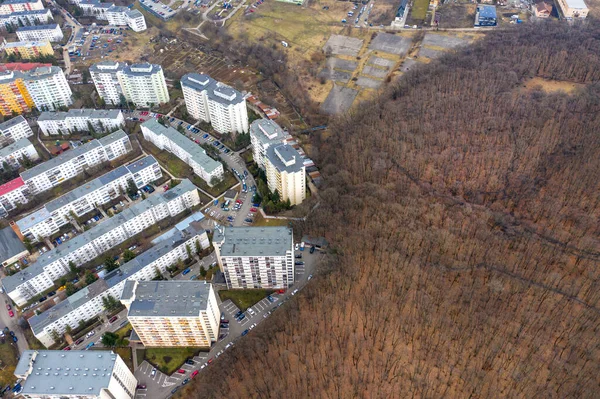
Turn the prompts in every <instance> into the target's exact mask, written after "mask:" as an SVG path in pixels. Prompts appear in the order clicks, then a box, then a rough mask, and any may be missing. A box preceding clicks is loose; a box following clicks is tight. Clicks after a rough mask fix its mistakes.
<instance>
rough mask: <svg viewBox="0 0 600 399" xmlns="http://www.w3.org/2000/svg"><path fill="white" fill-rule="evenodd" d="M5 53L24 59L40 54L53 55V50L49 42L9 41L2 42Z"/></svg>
mask: <svg viewBox="0 0 600 399" xmlns="http://www.w3.org/2000/svg"><path fill="white" fill-rule="evenodd" d="M4 50H5V51H6V54H7V55H11V54H14V55H16V56H19V57H21V58H23V59H25V60H29V59H32V58H37V57H39V56H41V55H53V54H54V50H53V49H52V45H50V42H48V41H45V42H10V43H4Z"/></svg>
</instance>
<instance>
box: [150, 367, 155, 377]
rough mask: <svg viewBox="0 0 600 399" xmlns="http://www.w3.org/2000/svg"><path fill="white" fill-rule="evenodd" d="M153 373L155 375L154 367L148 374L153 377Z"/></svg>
mask: <svg viewBox="0 0 600 399" xmlns="http://www.w3.org/2000/svg"><path fill="white" fill-rule="evenodd" d="M155 375H156V369H155V368H154V369H152V372H151V373H150V376H151V377H154V376H155Z"/></svg>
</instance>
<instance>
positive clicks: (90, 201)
mask: <svg viewBox="0 0 600 399" xmlns="http://www.w3.org/2000/svg"><path fill="white" fill-rule="evenodd" d="M161 176H162V172H161V170H160V166H159V165H158V162H157V161H156V159H154V157H152V156H147V157H145V158H143V159H141V160H139V161H136V162H135V163H133V164H131V165H128V166H120V167H118V168H116V169H114V170H111V171H110V172H108V173H106V174H104V175H102V176H100V177H98V178H97V179H94V180H92V181H90V182H88V183H86V184H84V185H82V186H80V187H77V188H76V189H75V190H73V191H70V192H68V193H67V194H65V195H63V196H61V197H59V198H57V199H55V200H52V201H49V202H48V203H46V204H45V205H44V207H42V208H41V209H39V210H37V211H36V212H33V213H32V214H30V215H28V216H27V217H24V218H22V219H20V220H19V221H17V222H16V223H15V225H16V227H18V229H19V231H20V232H21V234H22V235H23V236H24V237H27V238H28V239H29V240H31V241H32V242H37V241H39V237H50V236H51V235H53V234H56V233H58V231H59V229H60V227H61V226H64V225H65V224H67V223H69V222H70V218H71V212H73V213H74V214H75V215H76V216H78V217H79V216H82V215H85V214H86V213H88V212H91V211H92V210H93V209H94V208H95V207H96V206H99V205H103V204H106V203H107V202H110V201H112V200H114V199H115V198H117V197H119V196H120V195H122V193H124V192H125V191H126V189H127V185H128V183H129V180H133V181H134V182H135V183H136V184H137V185H138V187H143V186H145V185H146V184H148V183H151V182H153V181H155V180H157V179H158V178H160V177H161Z"/></svg>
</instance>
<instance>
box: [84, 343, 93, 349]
mask: <svg viewBox="0 0 600 399" xmlns="http://www.w3.org/2000/svg"><path fill="white" fill-rule="evenodd" d="M92 346H94V342H90V343H89V344H87V346H86V347H85V350H88V349H90V348H91V347H92Z"/></svg>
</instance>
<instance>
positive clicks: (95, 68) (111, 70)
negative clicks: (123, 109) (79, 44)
mask: <svg viewBox="0 0 600 399" xmlns="http://www.w3.org/2000/svg"><path fill="white" fill-rule="evenodd" d="M126 66H127V64H125V63H122V62H118V61H101V62H98V63H96V64H93V65H92V66H90V75H91V77H92V80H93V81H94V86H96V91H97V92H98V95H99V96H100V98H102V99H103V100H104V101H105V102H106V103H107V104H113V105H116V104H120V103H121V98H123V99H124V98H125V97H124V96H123V90H122V89H121V84H120V83H119V78H118V77H117V75H118V73H119V72H121V71H122V70H123V69H124V68H125V67H126Z"/></svg>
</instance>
